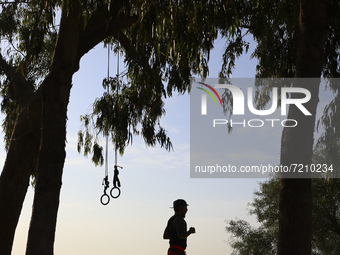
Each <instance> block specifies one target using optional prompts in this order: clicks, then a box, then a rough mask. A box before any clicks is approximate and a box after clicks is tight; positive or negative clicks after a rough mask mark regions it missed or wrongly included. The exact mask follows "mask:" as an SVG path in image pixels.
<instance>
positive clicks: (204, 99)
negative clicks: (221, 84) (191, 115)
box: [197, 82, 223, 115]
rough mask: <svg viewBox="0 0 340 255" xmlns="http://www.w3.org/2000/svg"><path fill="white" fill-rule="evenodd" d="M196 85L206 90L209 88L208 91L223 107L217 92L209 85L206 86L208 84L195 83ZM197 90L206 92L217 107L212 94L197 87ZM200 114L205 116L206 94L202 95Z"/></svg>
mask: <svg viewBox="0 0 340 255" xmlns="http://www.w3.org/2000/svg"><path fill="white" fill-rule="evenodd" d="M197 83H199V84H201V85H203V86H206V87H207V88H209V89H210V90H211V91H212V92H213V93H214V94H215V95H216V96H217V98H218V100H219V102H220V104H221V106H223V105H222V100H221V98H220V96H219V94H218V93H217V91H216V90H215V89H214V88H213V87H211V86H210V85H208V84H206V83H203V82H197ZM197 88H198V89H200V90H203V91H204V92H206V93H207V94H208V95H209V96H210V97H211V98H212V99H213V101H214V103H215V105H217V103H216V100H215V98H214V96H213V94H212V93H211V92H210V91H209V90H207V89H205V88H201V87H197ZM201 114H202V115H207V95H206V94H203V95H202V101H201Z"/></svg>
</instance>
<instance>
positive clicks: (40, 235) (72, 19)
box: [26, 1, 83, 255]
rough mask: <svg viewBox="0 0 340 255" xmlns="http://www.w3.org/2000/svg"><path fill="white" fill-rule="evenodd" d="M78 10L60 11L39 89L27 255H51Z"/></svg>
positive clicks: (75, 65) (78, 28) (79, 26)
mask: <svg viewBox="0 0 340 255" xmlns="http://www.w3.org/2000/svg"><path fill="white" fill-rule="evenodd" d="M80 12H81V8H80V6H79V2H78V1H73V3H72V7H70V9H69V10H63V13H62V18H61V24H60V30H59V36H58V40H57V44H56V49H55V55H54V58H53V63H52V67H51V71H50V74H49V75H48V77H46V79H45V80H44V82H43V84H42V85H41V86H42V100H43V106H42V127H41V129H42V132H41V148H40V153H39V159H38V168H37V172H38V176H37V184H36V188H35V196H34V202H33V213H32V219H31V224H30V229H29V235H28V241H27V249H26V254H27V255H33V254H34V255H37V254H41V255H52V254H53V245H54V238H55V229H56V222H57V213H58V207H59V195H60V189H61V184H62V172H63V167H64V161H65V157H66V152H65V142H66V120H67V105H68V102H69V95H70V90H71V82H72V76H73V73H74V72H75V70H77V68H78V63H77V48H78V41H79V35H80V33H81V31H82V28H83V25H82V19H81V15H80Z"/></svg>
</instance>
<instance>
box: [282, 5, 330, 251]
mask: <svg viewBox="0 0 340 255" xmlns="http://www.w3.org/2000/svg"><path fill="white" fill-rule="evenodd" d="M326 4H327V2H326V1H323V0H312V1H309V0H301V1H300V21H299V22H300V24H299V25H300V34H299V45H298V59H297V70H296V75H295V77H296V78H315V79H310V80H308V82H306V80H304V82H301V79H296V81H295V83H294V86H296V87H304V88H306V89H308V90H309V91H310V92H311V95H312V97H311V99H310V101H309V102H308V103H306V104H305V107H306V108H307V109H308V110H309V112H310V113H311V114H312V116H305V115H303V114H302V113H301V111H300V110H299V109H298V108H296V107H295V106H294V107H289V112H288V119H295V120H297V121H298V126H297V127H295V128H284V130H283V133H282V140H281V164H282V165H286V166H289V165H290V164H297V163H298V164H303V165H310V163H311V159H312V153H313V142H314V140H313V133H314V127H315V115H316V107H317V104H318V101H319V97H318V94H319V84H320V76H321V71H322V65H323V60H324V59H323V58H324V57H323V56H324V43H325V36H326V25H325V24H326ZM287 177H292V176H287V175H281V179H280V195H279V213H280V214H279V242H278V254H279V255H310V254H311V233H312V196H311V179H310V178H311V176H310V175H309V174H306V175H304V176H303V178H302V179H294V178H287ZM299 177H301V176H299Z"/></svg>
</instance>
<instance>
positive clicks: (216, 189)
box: [0, 41, 279, 255]
mask: <svg viewBox="0 0 340 255" xmlns="http://www.w3.org/2000/svg"><path fill="white" fill-rule="evenodd" d="M223 47H224V41H219V42H218V43H216V49H215V50H214V51H213V52H212V54H211V60H210V63H211V64H210V77H217V73H218V70H219V69H220V66H221V64H222V62H221V55H222V51H223ZM250 52H251V49H250ZM255 65H256V60H249V55H247V56H244V57H242V58H241V59H240V60H239V61H238V64H237V66H236V70H235V72H234V74H233V77H254V74H255ZM110 66H111V70H110V73H111V76H115V75H116V57H113V55H111V63H110ZM121 69H123V64H121ZM106 74H107V50H106V49H103V47H102V45H99V46H97V47H96V48H95V49H94V50H92V51H91V52H89V53H88V54H87V55H86V56H85V57H84V58H83V59H82V61H81V66H80V70H79V71H78V72H77V73H76V74H75V75H74V79H73V84H74V85H73V88H72V90H71V98H70V103H69V108H68V109H69V110H68V118H69V120H68V124H67V142H68V143H67V157H66V161H65V167H64V175H63V186H62V191H61V198H60V207H59V214H58V222H57V232H56V239H55V254H59V255H60V254H62V255H75V254H79V255H93V254H100V255H109V254H118V255H135V254H140V255H150V254H166V252H167V248H168V241H167V240H163V239H162V235H163V231H164V228H165V226H166V222H167V220H168V219H169V217H171V216H172V215H173V210H172V209H170V207H171V206H172V202H173V201H174V200H176V199H178V198H183V199H185V200H186V201H187V203H188V204H189V206H188V209H189V211H188V213H187V216H186V221H187V224H188V227H191V226H193V227H195V228H196V234H193V235H191V236H189V237H188V248H187V254H188V255H190V254H195V255H200V254H201V255H203V254H223V255H228V254H231V249H230V247H229V245H228V237H229V235H228V234H227V233H226V232H225V226H226V224H225V220H230V219H235V218H239V219H245V220H248V221H250V222H251V223H253V224H256V219H255V218H254V217H250V216H249V214H248V210H247V204H248V203H249V202H251V201H252V197H253V191H254V189H255V188H257V187H258V181H261V179H260V180H259V179H246V178H239V179H226V178H224V179H191V178H190V170H189V165H190V139H189V137H190V125H189V124H190V123H189V119H190V112H189V110H190V109H189V105H190V102H189V96H188V95H187V94H186V95H183V96H176V94H174V97H173V98H170V99H167V100H166V104H165V108H166V111H167V112H166V116H165V117H164V118H163V119H162V121H161V123H162V125H163V126H164V127H165V128H166V130H167V131H168V135H169V136H170V137H171V139H172V142H173V145H174V152H167V151H165V150H164V149H161V148H159V146H157V147H155V148H149V147H148V148H147V147H146V146H145V145H144V142H143V140H142V139H141V138H138V137H136V138H134V142H133V145H132V146H129V148H128V149H127V150H126V152H125V154H124V156H123V157H119V158H118V164H119V165H121V166H123V167H124V168H123V169H122V170H120V175H119V177H120V180H121V185H122V187H121V196H120V197H119V198H118V199H111V201H110V203H109V204H108V205H107V206H103V205H101V203H100V200H99V199H100V197H101V195H102V194H103V186H102V180H103V178H104V167H95V166H94V164H93V163H92V162H91V159H90V158H86V157H84V156H82V155H80V154H78V152H77V151H76V143H77V132H78V130H79V129H80V126H81V123H80V121H79V116H80V115H81V114H85V113H88V112H89V109H90V108H91V104H92V102H93V101H94V99H95V98H96V97H100V96H101V95H102V94H103V92H104V89H103V88H102V86H101V84H102V80H103V78H104V77H106ZM103 142H104V140H103ZM273 142H274V143H275V144H276V146H277V147H276V148H275V150H278V152H279V141H273ZM103 145H104V144H103ZM1 148H3V146H2V145H1ZM109 149H110V151H109V178H110V185H112V176H113V165H114V150H113V147H112V144H110V145H109ZM277 157H279V154H278V155H277ZM0 159H1V161H2V162H3V161H4V159H5V152H4V151H2V152H1V154H0ZM262 180H264V179H262ZM33 193H34V190H33V188H32V187H29V189H28V193H27V197H26V200H25V203H24V208H23V211H22V214H21V217H20V221H19V224H18V227H17V231H16V236H15V243H14V247H13V252H12V254H13V255H20V254H24V252H25V247H26V240H27V232H28V227H29V223H30V216H31V208H32V201H33Z"/></svg>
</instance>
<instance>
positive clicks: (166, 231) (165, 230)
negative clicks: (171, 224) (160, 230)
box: [163, 227, 170, 239]
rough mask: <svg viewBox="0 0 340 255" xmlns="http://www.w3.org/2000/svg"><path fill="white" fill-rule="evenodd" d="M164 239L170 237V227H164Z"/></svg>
mask: <svg viewBox="0 0 340 255" xmlns="http://www.w3.org/2000/svg"><path fill="white" fill-rule="evenodd" d="M163 239H170V236H169V232H168V227H166V228H165V229H164V234H163Z"/></svg>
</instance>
